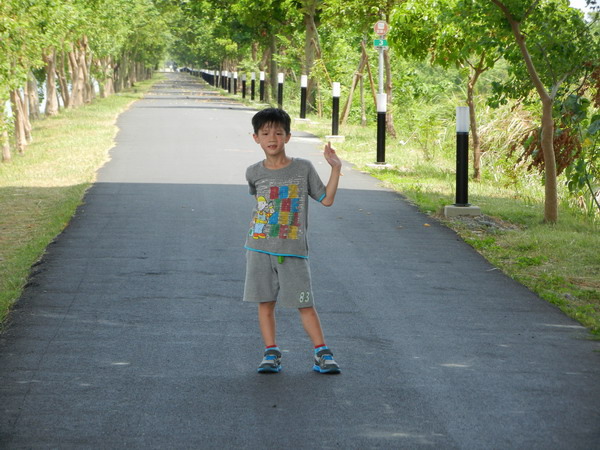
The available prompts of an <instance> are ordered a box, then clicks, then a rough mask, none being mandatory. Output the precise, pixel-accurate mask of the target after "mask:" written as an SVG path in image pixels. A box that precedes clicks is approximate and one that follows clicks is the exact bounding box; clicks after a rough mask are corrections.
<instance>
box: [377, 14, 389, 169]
mask: <svg viewBox="0 0 600 450" xmlns="http://www.w3.org/2000/svg"><path fill="white" fill-rule="evenodd" d="M373 29H374V30H375V34H376V35H377V36H379V39H375V40H374V41H373V45H374V46H375V48H376V49H377V51H378V52H379V94H378V95H377V163H376V164H377V165H385V128H386V123H385V121H386V115H387V94H386V93H385V92H384V86H383V73H384V67H383V52H384V51H386V50H387V49H388V42H387V40H386V39H385V37H386V36H387V33H388V31H389V30H390V26H389V25H388V24H387V22H386V21H385V20H380V21H379V22H377V23H376V24H375V25H374V27H373Z"/></svg>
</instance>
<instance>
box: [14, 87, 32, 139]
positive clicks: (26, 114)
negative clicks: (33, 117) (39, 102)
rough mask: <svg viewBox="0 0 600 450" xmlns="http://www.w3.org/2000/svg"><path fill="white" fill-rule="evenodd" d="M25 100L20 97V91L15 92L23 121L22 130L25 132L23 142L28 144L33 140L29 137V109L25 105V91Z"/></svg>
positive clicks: (26, 104)
mask: <svg viewBox="0 0 600 450" xmlns="http://www.w3.org/2000/svg"><path fill="white" fill-rule="evenodd" d="M24 94H25V98H23V97H22V96H21V91H20V90H18V91H17V101H18V102H19V109H20V111H19V112H20V114H21V117H22V119H23V130H24V131H25V142H26V144H27V145H28V144H30V143H31V141H32V140H33V138H32V137H31V129H32V127H31V121H30V120H29V107H28V103H27V89H25V90H24Z"/></svg>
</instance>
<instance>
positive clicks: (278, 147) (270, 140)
mask: <svg viewBox="0 0 600 450" xmlns="http://www.w3.org/2000/svg"><path fill="white" fill-rule="evenodd" d="M252 136H253V137H254V141H255V142H256V143H257V144H259V145H260V147H261V148H262V149H263V151H264V152H265V155H267V156H278V155H280V154H281V153H283V152H284V151H285V144H287V143H288V142H289V140H290V138H291V137H292V135H291V134H287V133H286V132H285V129H284V128H283V127H282V126H281V125H279V124H276V123H267V124H265V125H264V126H263V127H262V128H261V129H260V130H258V134H253V135H252Z"/></svg>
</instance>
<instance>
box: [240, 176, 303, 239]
mask: <svg viewBox="0 0 600 450" xmlns="http://www.w3.org/2000/svg"><path fill="white" fill-rule="evenodd" d="M266 195H267V196H268V197H269V200H267V199H266V197H265V196H262V195H261V196H259V197H257V199H256V200H257V202H258V203H257V207H256V215H255V217H254V220H253V223H252V228H251V230H250V234H251V236H252V237H253V238H254V239H266V238H268V237H272V238H279V239H294V240H295V239H298V238H299V236H298V234H299V233H298V231H299V229H300V222H299V220H300V209H301V205H300V198H299V196H298V185H295V184H292V185H289V186H271V187H270V188H269V191H268V193H266Z"/></svg>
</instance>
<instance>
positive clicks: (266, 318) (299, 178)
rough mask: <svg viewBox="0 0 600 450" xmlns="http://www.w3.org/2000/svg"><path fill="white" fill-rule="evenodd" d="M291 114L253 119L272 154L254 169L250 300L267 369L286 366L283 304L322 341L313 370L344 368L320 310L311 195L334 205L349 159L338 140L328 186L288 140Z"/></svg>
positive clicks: (275, 112) (250, 173)
mask: <svg viewBox="0 0 600 450" xmlns="http://www.w3.org/2000/svg"><path fill="white" fill-rule="evenodd" d="M290 124H291V119H290V116H289V115H288V114H287V113H286V112H285V111H283V110H281V109H277V108H267V109H265V110H263V111H260V112H258V113H257V114H256V115H254V117H253V118H252V126H253V128H254V134H253V137H254V141H255V142H256V143H257V144H259V145H260V147H261V148H262V150H263V151H264V153H265V157H266V158H265V159H264V160H263V161H260V162H258V163H256V164H254V165H252V166H250V167H248V169H247V170H246V179H247V180H248V185H249V188H250V194H251V195H253V196H255V198H256V202H257V203H256V206H255V208H254V214H253V217H252V223H251V225H250V230H249V232H248V236H247V238H246V245H245V248H246V251H247V253H246V259H247V266H246V283H245V287H244V301H247V302H254V303H258V323H259V327H260V331H261V334H262V338H263V341H264V343H265V353H264V358H263V360H262V362H261V364H260V366H259V368H258V372H260V373H269V372H279V371H280V370H281V352H280V350H279V347H278V346H277V344H276V341H275V331H276V325H275V303H276V302H277V301H279V303H281V304H282V305H284V306H288V307H296V308H298V311H299V312H300V318H301V320H302V325H303V326H304V329H305V330H306V333H307V334H308V336H309V338H310V339H311V341H312V343H313V345H314V346H315V353H314V366H313V370H315V371H316V372H319V373H339V372H340V368H339V366H338V364H337V363H336V362H335V360H334V359H333V354H332V353H331V350H329V348H328V347H327V346H326V345H325V338H324V337H323V331H322V329H321V322H320V320H319V315H318V314H317V311H316V309H315V307H314V303H313V294H312V287H311V278H310V269H309V266H308V259H307V258H308V245H307V240H306V231H307V218H308V197H309V196H310V197H312V198H313V199H315V200H316V201H318V202H320V203H321V204H323V205H325V206H331V205H332V204H333V201H334V198H335V194H336V191H337V187H338V181H339V177H340V171H341V167H342V163H341V161H340V159H339V158H338V157H337V155H336V154H335V150H334V149H333V148H332V147H331V144H329V143H328V144H327V145H326V146H325V153H324V155H325V159H326V160H327V162H328V163H329V165H330V166H331V175H330V177H329V181H328V183H327V186H325V185H323V182H322V181H321V179H320V178H319V175H318V174H317V172H316V171H315V168H314V167H313V165H312V164H311V163H310V161H307V160H304V159H299V158H290V157H289V156H288V155H287V154H286V152H285V144H287V143H288V142H289V140H290V138H291V136H292V135H291V133H290Z"/></svg>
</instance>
